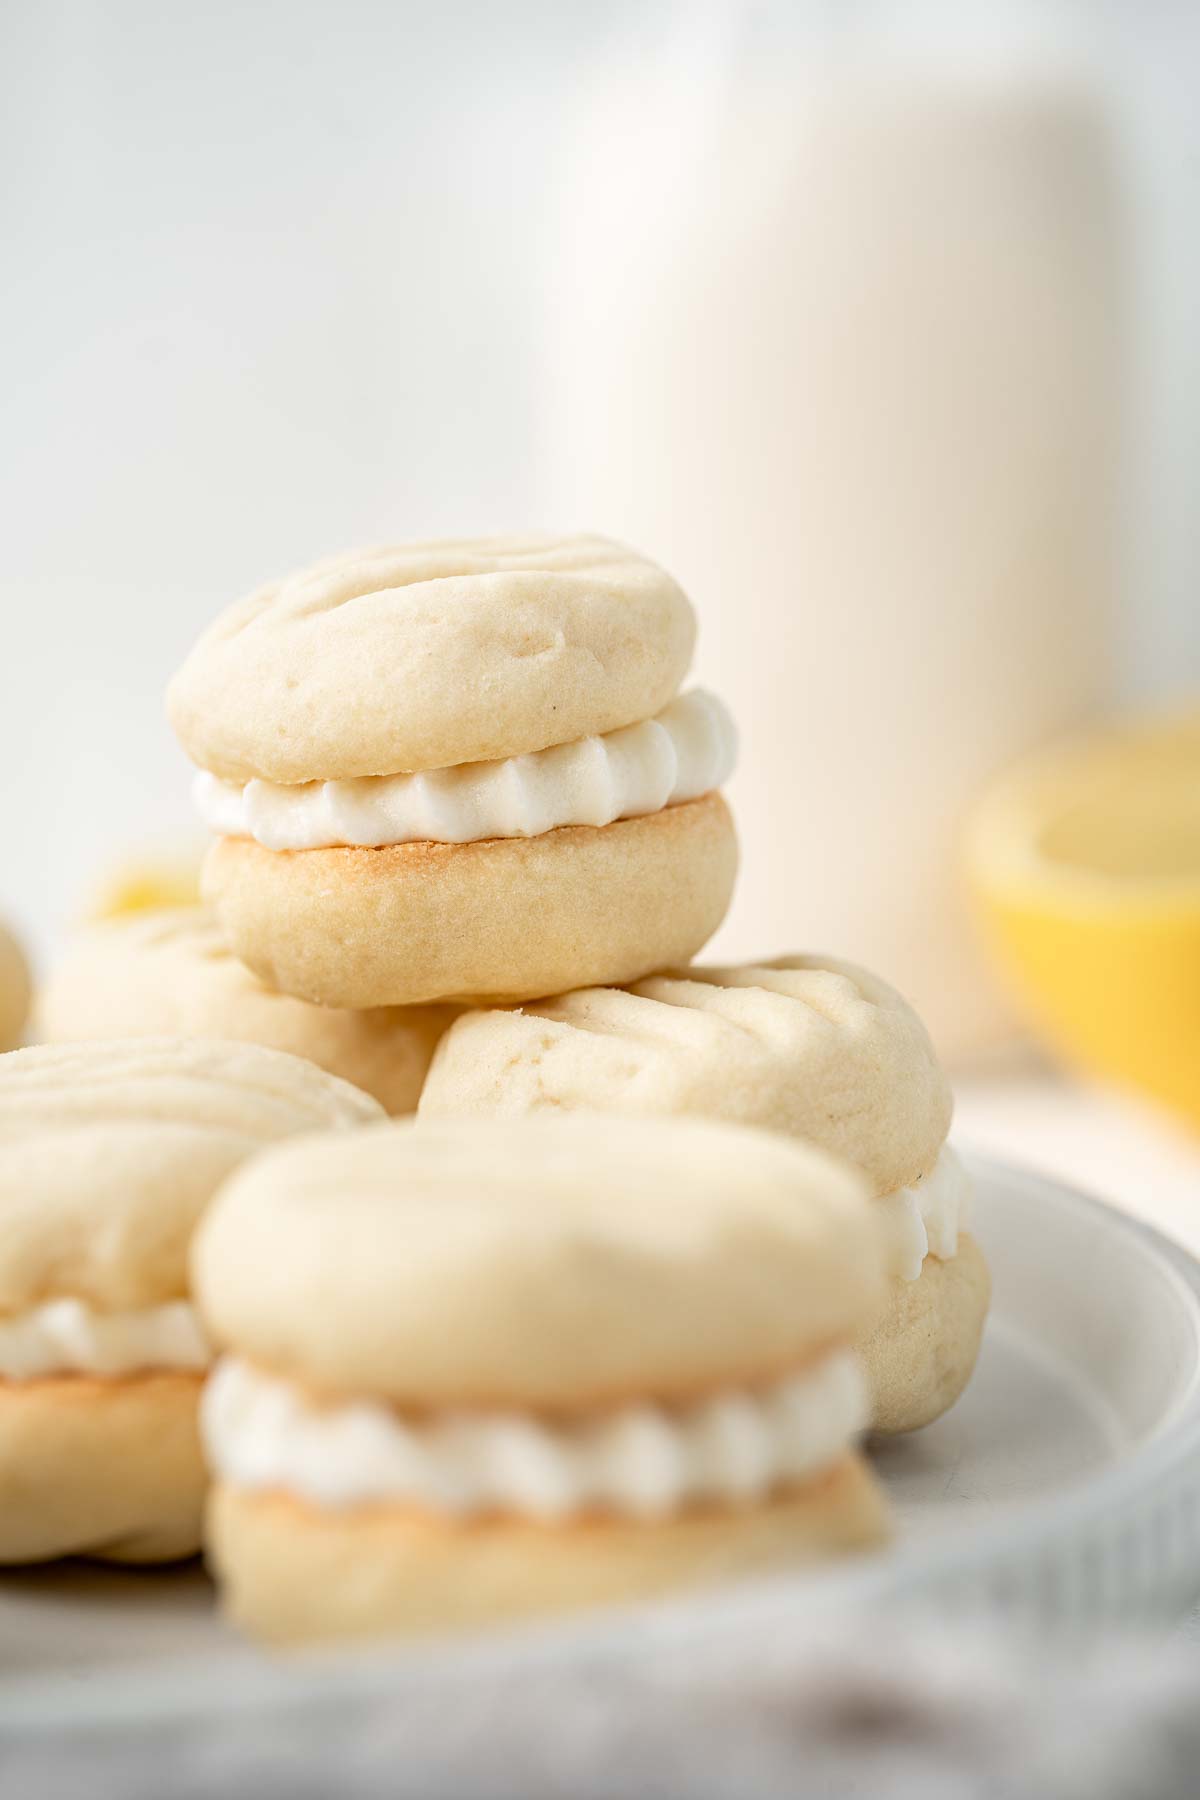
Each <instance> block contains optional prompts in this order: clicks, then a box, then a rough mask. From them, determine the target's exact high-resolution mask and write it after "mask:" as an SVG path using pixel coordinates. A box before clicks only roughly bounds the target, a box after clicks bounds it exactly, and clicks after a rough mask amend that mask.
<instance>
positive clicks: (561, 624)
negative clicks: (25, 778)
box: [167, 536, 695, 783]
mask: <svg viewBox="0 0 1200 1800" xmlns="http://www.w3.org/2000/svg"><path fill="white" fill-rule="evenodd" d="M694 642H695V621H694V618H693V614H692V609H691V606H690V605H689V603H688V600H687V597H686V595H685V594H684V593H683V592H682V591H681V589H680V588H679V587H678V585H677V584H676V583H675V582H674V581H673V580H672V579H671V577H670V576H669V575H668V574H667V573H666V571H665V570H663V569H660V568H659V567H658V566H657V565H656V564H654V563H652V562H650V561H648V560H647V559H646V558H645V557H642V556H639V555H637V553H636V552H635V551H632V550H628V549H626V548H625V546H624V545H623V544H614V543H612V542H610V541H609V540H608V539H607V538H601V537H587V536H583V537H538V536H532V537H490V538H443V539H438V540H436V541H431V542H427V543H411V544H396V545H387V546H382V547H379V548H373V549H369V550H353V551H349V552H347V553H345V554H344V555H341V556H335V557H331V558H329V559H328V560H327V561H325V562H320V563H317V564H315V565H314V566H313V567H312V568H309V569H302V570H300V571H298V572H297V573H296V574H293V575H290V576H288V577H287V578H286V579H285V580H283V581H279V582H269V583H268V584H267V585H266V586H265V587H261V588H259V589H257V590H256V592H254V593H253V594H251V595H249V596H248V598H247V599H245V600H243V601H241V602H239V603H238V604H237V605H235V606H231V607H230V608H228V610H227V611H226V612H224V613H222V614H221V616H220V618H219V619H217V621H216V623H215V624H214V625H213V626H212V627H211V628H210V629H209V630H208V631H207V632H206V633H205V634H204V636H203V637H202V638H201V639H200V641H199V643H198V644H197V645H196V647H195V649H194V650H193V651H192V653H191V655H190V656H189V657H188V659H187V661H186V662H185V663H184V665H183V667H182V668H181V669H180V671H179V673H178V674H177V675H176V676H175V678H174V680H173V681H172V682H171V685H170V688H169V690H168V694H167V709H168V713H169V716H170V719H171V723H172V725H173V726H174V728H175V732H176V735H177V736H178V738H179V741H180V743H181V744H182V745H183V747H184V749H185V750H186V751H187V753H188V755H189V756H190V757H191V759H192V761H193V762H195V763H197V764H198V765H199V766H200V767H201V768H204V769H211V770H212V771H213V772H214V773H215V774H217V775H222V776H224V777H226V778H227V779H230V780H234V781H249V780H250V779H251V778H252V777H254V776H260V777H263V778H265V779H266V780H268V781H277V782H283V783H291V782H303V781H333V780H341V779H344V778H347V777H354V776H359V775H385V774H392V773H394V772H396V771H398V770H406V771H407V770H417V769H440V768H445V767H447V766H449V765H451V764H454V763H467V762H489V761H494V760H496V759H498V758H501V757H509V756H520V755H522V754H524V753H526V752H528V751H534V750H542V749H544V748H546V746H548V745H550V744H565V743H568V742H570V741H571V740H572V739H574V738H581V737H587V736H589V735H590V734H592V733H598V732H605V731H614V730H617V729H618V728H619V727H620V726H623V725H631V724H633V723H634V722H635V721H637V720H639V719H648V718H651V717H652V716H653V715H654V714H655V713H656V712H658V711H659V710H660V709H661V708H662V707H664V706H665V705H666V703H667V701H668V700H670V698H671V696H672V695H673V694H674V693H675V690H676V689H677V688H678V686H679V684H680V682H681V681H682V680H683V677H684V675H685V673H686V672H687V668H688V664H689V663H690V662H691V658H692V648H693V645H694Z"/></svg>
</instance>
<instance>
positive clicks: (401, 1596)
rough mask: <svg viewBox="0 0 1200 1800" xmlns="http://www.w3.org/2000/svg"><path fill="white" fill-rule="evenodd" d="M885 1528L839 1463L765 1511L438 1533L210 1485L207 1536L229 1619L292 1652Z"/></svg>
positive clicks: (656, 1583)
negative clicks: (303, 1646)
mask: <svg viewBox="0 0 1200 1800" xmlns="http://www.w3.org/2000/svg"><path fill="white" fill-rule="evenodd" d="M888 1535H889V1522H888V1514H887V1506H886V1502H885V1500H884V1497H883V1494H882V1492H881V1490H880V1488H879V1486H878V1484H877V1482H876V1481H875V1478H874V1477H873V1475H872V1474H871V1473H870V1471H869V1470H868V1469H867V1467H866V1466H865V1464H864V1463H863V1462H862V1460H861V1458H860V1457H858V1456H846V1457H844V1458H843V1459H842V1461H841V1462H840V1463H838V1464H837V1466H836V1467H835V1468H834V1469H832V1470H831V1471H830V1472H829V1473H828V1474H827V1475H825V1476H823V1477H822V1478H821V1479H820V1480H818V1481H815V1482H812V1483H810V1484H808V1485H807V1486H805V1487H803V1488H800V1489H797V1490H796V1491H795V1492H793V1493H789V1494H781V1495H779V1496H777V1497H776V1498H773V1499H772V1500H770V1501H768V1502H766V1503H765V1504H762V1505H758V1506H754V1507H747V1508H739V1509H737V1510H730V1509H717V1508H712V1509H708V1510H697V1511H695V1512H692V1513H688V1514H684V1515H682V1516H680V1517H677V1518H670V1519H666V1520H662V1521H658V1522H655V1523H652V1524H643V1523H630V1522H628V1521H625V1520H620V1519H612V1518H607V1519H593V1520H590V1521H586V1522H581V1523H579V1524H574V1525H572V1526H570V1527H569V1528H562V1527H546V1526H539V1525H535V1524H530V1523H529V1522H528V1521H525V1520H521V1519H514V1518H499V1519H488V1520H485V1521H482V1522H479V1523H475V1522H472V1523H470V1524H466V1525H457V1526H456V1525H447V1524H445V1523H443V1522H442V1521H439V1520H437V1519H434V1518H431V1517H429V1516H421V1515H420V1514H417V1513H413V1512H405V1511H403V1510H402V1509H400V1508H398V1507H376V1508H374V1509H372V1510H370V1511H368V1512H364V1513H353V1514H349V1515H344V1514H337V1513H330V1512H327V1511H320V1510H318V1509H317V1508H315V1507H311V1506H306V1505H304V1504H303V1503H300V1502H297V1501H295V1500H292V1499H290V1498H288V1497H287V1496H285V1495H278V1494H257V1493H245V1492H240V1491H238V1490H237V1489H234V1488H230V1487H227V1486H225V1485H223V1484H221V1483H218V1484H217V1485H216V1486H215V1487H214V1488H213V1490H212V1494H211V1497H210V1501H209V1512H208V1529H207V1543H208V1558H209V1564H210V1566H211V1568H212V1570H213V1572H214V1574H215V1575H216V1577H217V1579H218V1581H219V1582H220V1583H221V1584H222V1589H223V1601H224V1605H225V1607H226V1608H227V1610H228V1612H229V1614H230V1616H231V1617H232V1618H233V1620H234V1621H235V1622H236V1623H237V1624H238V1625H240V1626H242V1627H243V1629H245V1630H246V1631H248V1632H250V1633H252V1634H253V1635H254V1636H255V1637H257V1638H261V1639H263V1640H264V1641H266V1642H268V1643H277V1644H294V1643H314V1642H320V1641H322V1640H327V1641H328V1640H336V1639H340V1638H365V1637H377V1636H387V1635H389V1634H399V1633H403V1634H404V1635H406V1636H417V1637H419V1636H425V1635H436V1634H438V1633H443V1632H453V1631H467V1630H480V1629H483V1628H484V1627H486V1626H489V1625H500V1624H505V1623H510V1622H515V1621H517V1620H520V1619H522V1618H535V1617H538V1616H540V1615H544V1614H554V1613H568V1612H575V1611H578V1610H580V1609H583V1608H586V1607H588V1606H597V1605H615V1604H618V1603H620V1602H634V1601H639V1600H652V1599H654V1598H656V1597H658V1596H660V1595H664V1594H670V1593H672V1592H674V1591H677V1590H679V1589H681V1588H687V1587H700V1586H703V1587H710V1586H714V1585H715V1584H717V1583H719V1582H722V1581H730V1580H735V1579H737V1578H739V1577H740V1578H743V1579H744V1578H748V1577H752V1576H756V1575H759V1576H761V1575H767V1574H771V1573H779V1572H781V1571H784V1570H788V1569H797V1568H802V1567H804V1566H805V1565H806V1564H811V1563H813V1562H821V1561H825V1560H827V1559H829V1558H830V1557H833V1556H838V1555H844V1554H845V1553H847V1552H849V1551H856V1550H865V1549H870V1548H871V1547H873V1546H874V1545H877V1544H880V1543H882V1542H883V1541H884V1540H885V1539H886V1538H887V1536H888Z"/></svg>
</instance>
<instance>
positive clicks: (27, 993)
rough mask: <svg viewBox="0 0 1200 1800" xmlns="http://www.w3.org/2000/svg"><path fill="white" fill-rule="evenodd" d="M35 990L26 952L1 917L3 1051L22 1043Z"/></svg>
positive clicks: (0, 1036) (0, 1024) (0, 1042)
mask: <svg viewBox="0 0 1200 1800" xmlns="http://www.w3.org/2000/svg"><path fill="white" fill-rule="evenodd" d="M32 993H33V988H32V984H31V982H30V979H29V964H28V963H27V962H26V960H25V952H24V951H23V950H22V948H21V946H20V944H18V942H17V940H16V938H15V937H14V936H13V934H12V932H11V931H9V929H8V927H7V926H6V925H5V924H4V922H3V920H0V1051H4V1050H11V1049H12V1048H13V1046H14V1045H15V1044H19V1043H20V1041H21V1033H22V1032H23V1031H24V1029H25V1021H26V1019H27V1018H28V1017H29V1002H30V1000H31V998H32Z"/></svg>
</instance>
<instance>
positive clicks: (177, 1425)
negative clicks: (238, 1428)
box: [0, 1372, 207, 1563]
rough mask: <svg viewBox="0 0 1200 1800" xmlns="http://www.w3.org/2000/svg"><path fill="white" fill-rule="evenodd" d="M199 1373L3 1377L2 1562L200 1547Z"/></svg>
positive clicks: (144, 1554)
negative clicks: (12, 1378)
mask: <svg viewBox="0 0 1200 1800" xmlns="http://www.w3.org/2000/svg"><path fill="white" fill-rule="evenodd" d="M200 1384H201V1377H200V1376H199V1375H190V1374H179V1373H174V1372H171V1373H163V1374H147V1375H131V1376H127V1377H117V1378H113V1379H107V1378H105V1379H100V1378H97V1377H93V1376H87V1375H61V1376H58V1375H56V1376H47V1377H45V1378H43V1379H40V1380H34V1381H3V1382H0V1563H33V1562H46V1561H49V1560H50V1559H51V1558H53V1557H58V1556H95V1557H101V1558H104V1559H105V1560H107V1561H111V1562H130V1563H143V1562H173V1561H175V1560H176V1559H177V1558H179V1557H184V1556H194V1555H195V1554H196V1552H197V1550H198V1549H199V1548H200V1529H201V1523H202V1516H203V1510H204V1491H205V1487H206V1485H207V1477H206V1475H205V1470H204V1462H203V1458H202V1456H201V1452H200V1440H199V1436H198V1433H197V1428H196V1412H197V1403H198V1401H199V1396H200Z"/></svg>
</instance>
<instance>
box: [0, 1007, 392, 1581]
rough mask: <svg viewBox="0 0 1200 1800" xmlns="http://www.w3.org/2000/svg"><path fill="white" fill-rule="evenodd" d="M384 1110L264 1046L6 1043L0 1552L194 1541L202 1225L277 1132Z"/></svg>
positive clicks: (348, 1121)
mask: <svg viewBox="0 0 1200 1800" xmlns="http://www.w3.org/2000/svg"><path fill="white" fill-rule="evenodd" d="M382 1116H383V1115H382V1113H381V1111H380V1108H379V1107H378V1106H377V1105H376V1104H375V1102H374V1101H373V1100H370V1099H369V1098H368V1097H367V1096H366V1095H365V1094H360V1093H358V1092H357V1091H356V1090H355V1089H353V1088H351V1087H349V1086H347V1084H346V1083H344V1082H340V1081H336V1080H334V1079H332V1078H331V1077H330V1076H327V1075H325V1074H324V1073H323V1072H322V1071H321V1070H319V1069H316V1068H314V1067H313V1066H312V1065H311V1064H309V1063H306V1062H301V1061H300V1060H298V1059H297V1058H295V1057H291V1056H284V1055H280V1054H279V1053H278V1052H275V1051H271V1050H263V1049H260V1048H258V1047H257V1046H253V1045H243V1044H226V1043H215V1042H213V1043H206V1042H202V1041H199V1040H193V1041H190V1042H183V1041H179V1040H172V1039H150V1038H147V1039H142V1040H139V1041H120V1042H103V1043H93V1044H83V1045H79V1046H71V1047H67V1046H43V1047H39V1048H36V1049H32V1050H18V1051H14V1052H12V1053H11V1054H9V1055H7V1056H5V1057H3V1058H0V1222H2V1225H3V1229H2V1230H0V1562H5V1563H23V1562H36V1561H41V1560H44V1559H46V1558H50V1557H57V1556H64V1555H79V1554H85V1555H92V1556H99V1557H105V1558H109V1559H114V1560H118V1561H129V1562H154V1561H165V1560H170V1559H173V1558H175V1557H180V1556H187V1555H192V1554H194V1553H195V1551H196V1550H197V1549H198V1548H199V1544H200V1522H201V1511H202V1504H203V1494H204V1488H205V1485H206V1477H205V1472H204V1467H203V1462H202V1458H201V1453H200V1446H199V1439H198V1435H197V1428H196V1412H197V1404H198V1399H199V1392H200V1386H201V1382H202V1379H203V1376H204V1372H205V1370H206V1368H207V1366H208V1363H209V1361H210V1357H209V1351H208V1347H207V1344H206V1342H205V1339H204V1335H203V1332H202V1330H201V1328H200V1326H199V1324H198V1322H197V1319H196V1316H195V1313H194V1312H193V1309H192V1306H191V1304H190V1301H189V1297H188V1285H187V1254H188V1246H189V1241H190V1238H191V1234H192V1230H193V1228H194V1226H195V1223H196V1221H197V1219H198V1218H199V1216H200V1213H201V1212H202V1210H203V1208H204V1206H205V1205H206V1203H207V1202H208V1200H209V1198H210V1197H211V1195H212V1193H213V1191H214V1190H215V1188H216V1187H217V1185H218V1184H219V1183H220V1181H221V1180H222V1179H223V1178H224V1177H225V1176H226V1175H228V1174H229V1173H230V1171H231V1170H232V1169H233V1168H234V1167H235V1166H236V1165H237V1164H238V1163H240V1162H241V1161H243V1160H244V1159H245V1158H246V1157H247V1156H250V1155H252V1154H253V1153H254V1152H255V1151H257V1150H260V1149H261V1148H262V1147H263V1146H264V1145H267V1144H270V1143H273V1142H275V1141H276V1140H278V1139H280V1138H282V1137H286V1136H290V1135H294V1134H296V1133H299V1132H312V1131H317V1130H324V1131H328V1130H330V1129H332V1128H334V1127H344V1126H348V1125H361V1124H365V1123H369V1122H371V1121H373V1120H378V1119H380V1118H382Z"/></svg>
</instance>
